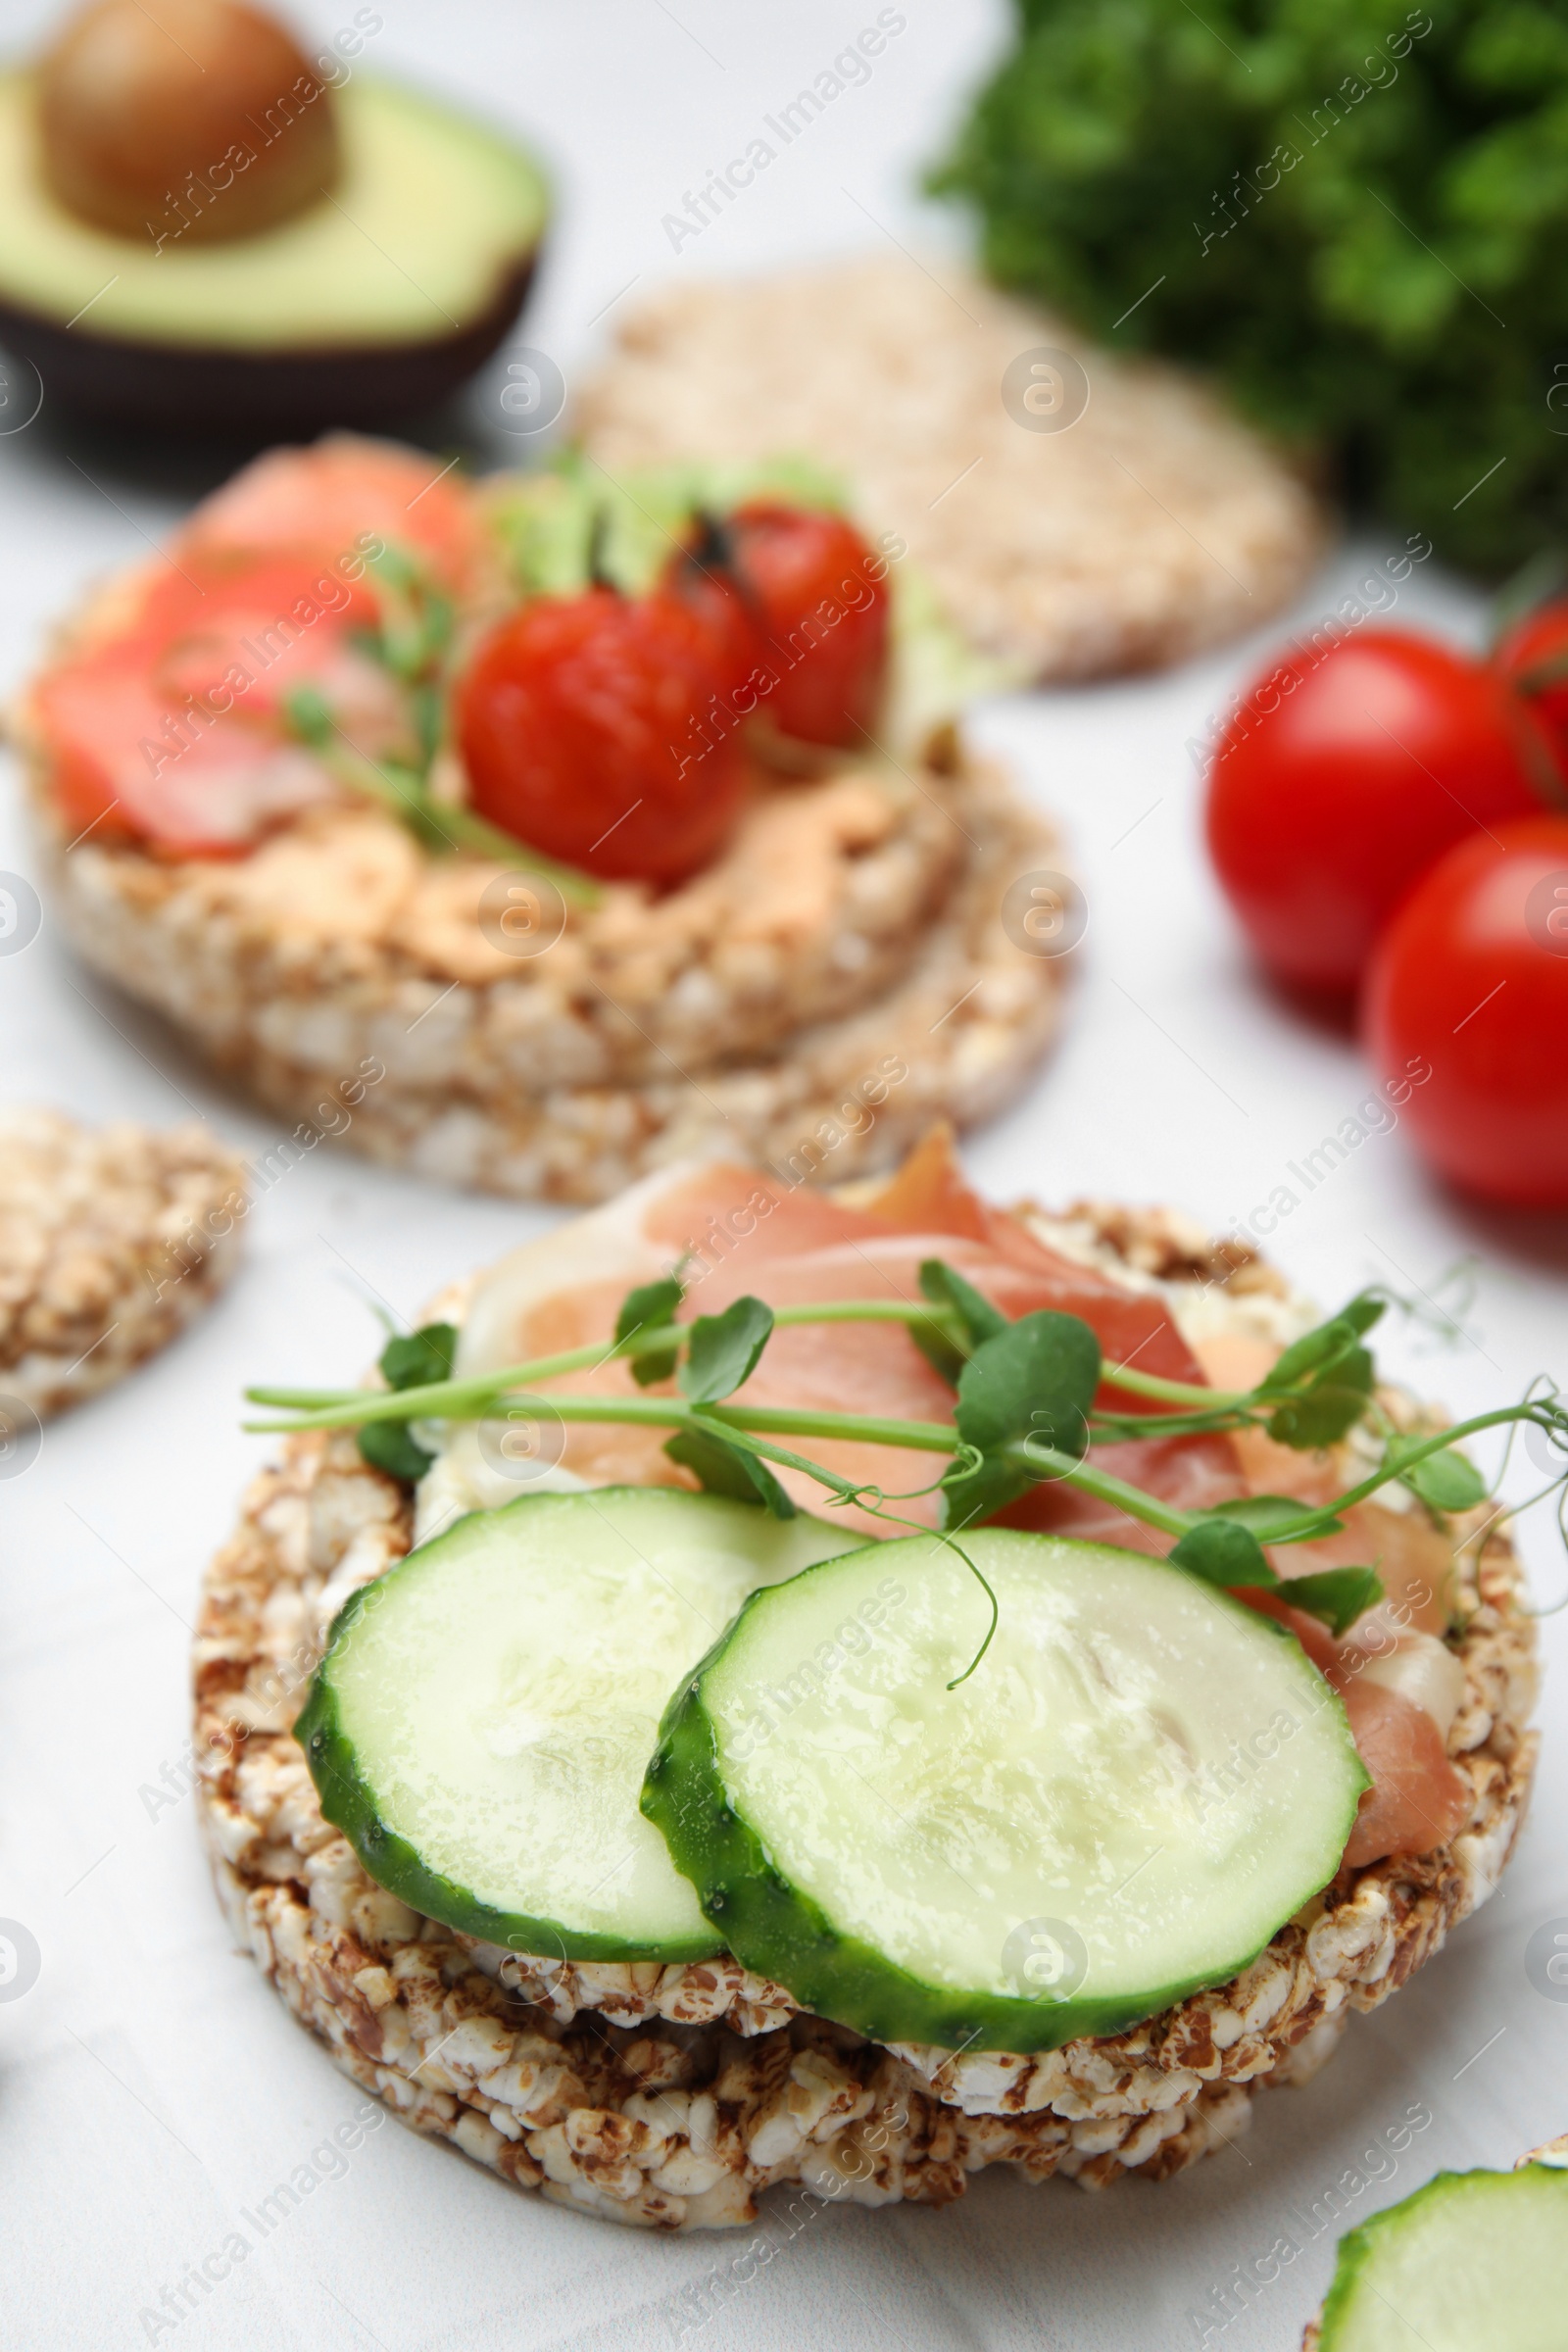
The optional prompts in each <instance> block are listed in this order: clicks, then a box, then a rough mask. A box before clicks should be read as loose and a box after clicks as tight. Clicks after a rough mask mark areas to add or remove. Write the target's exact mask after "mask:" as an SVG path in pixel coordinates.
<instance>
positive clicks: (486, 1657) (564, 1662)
mask: <svg viewBox="0 0 1568 2352" xmlns="http://www.w3.org/2000/svg"><path fill="white" fill-rule="evenodd" d="M864 1541H865V1539H864V1538H863V1537H862V1536H861V1535H859V1534H858V1533H857V1532H856V1531H854V1530H850V1529H840V1528H833V1527H830V1526H828V1525H826V1524H824V1523H823V1522H822V1521H820V1520H817V1519H812V1518H809V1517H808V1516H806V1515H805V1514H801V1515H799V1516H798V1517H796V1518H795V1519H794V1520H793V1521H792V1522H791V1523H790V1524H789V1525H788V1526H782V1525H780V1524H779V1523H778V1522H777V1521H774V1520H771V1519H769V1518H768V1516H767V1515H766V1513H765V1512H763V1511H761V1510H760V1509H758V1508H757V1506H756V1504H755V1502H751V1503H747V1504H745V1505H743V1506H741V1507H737V1506H736V1504H734V1503H732V1502H728V1501H720V1500H717V1499H715V1498H711V1497H709V1496H705V1495H691V1494H688V1493H686V1492H685V1491H684V1490H681V1489H676V1488H614V1487H606V1488H598V1489H595V1490H593V1492H592V1493H591V1494H589V1495H578V1494H572V1495H554V1494H544V1493H539V1494H534V1495H526V1496H522V1497H519V1498H518V1499H517V1500H516V1501H515V1502H512V1503H509V1504H507V1505H505V1506H503V1507H502V1508H501V1509H499V1510H495V1511H479V1512H473V1513H469V1514H467V1515H466V1517H464V1518H462V1519H460V1520H458V1521H456V1522H455V1523H454V1524H453V1525H452V1526H451V1527H450V1528H448V1529H446V1530H444V1531H443V1533H442V1534H440V1535H439V1536H436V1537H433V1538H431V1539H430V1540H429V1541H428V1542H427V1543H426V1544H421V1545H419V1546H417V1547H416V1548H415V1549H414V1550H413V1551H410V1552H408V1553H406V1554H405V1555H404V1556H403V1558H402V1559H400V1560H397V1561H395V1562H394V1563H393V1564H392V1566H391V1567H389V1568H388V1569H386V1570H385V1571H384V1572H383V1574H382V1575H381V1576H379V1577H377V1578H376V1579H375V1580H374V1581H373V1582H372V1583H371V1584H369V1585H367V1586H365V1587H363V1588H362V1589H361V1590H360V1591H359V1592H357V1593H353V1594H352V1595H351V1596H350V1598H349V1600H348V1601H347V1602H346V1604H345V1606H344V1607H343V1609H342V1610H340V1612H339V1614H338V1616H337V1618H336V1619H335V1620H334V1622H333V1625H332V1628H331V1631H330V1634H329V1636H328V1641H327V1646H326V1650H325V1652H324V1654H323V1656H322V1659H321V1661H320V1664H319V1667H318V1669H317V1672H316V1675H315V1677H314V1678H313V1681H312V1684H311V1688H310V1691H309V1694H308V1697H307V1700H306V1704H305V1707H304V1709H303V1711H302V1713H301V1715H300V1717H299V1720H298V1723H297V1724H296V1727H295V1733H294V1737H295V1739H296V1740H298V1742H299V1744H300V1746H301V1748H302V1749H303V1751H304V1754H305V1757H306V1761H307V1764H308V1766H309V1769H310V1772H311V1776H312V1779H313V1781H314V1782H315V1784H316V1787H317V1789H318V1792H319V1797H320V1803H321V1810H322V1814H323V1816H324V1818H325V1819H326V1820H328V1821H330V1822H331V1823H332V1824H333V1825H334V1827H336V1828H338V1829H340V1830H341V1831H342V1832H343V1834H344V1836H345V1837H346V1838H348V1839H349V1841H350V1843H351V1844H352V1845H353V1846H354V1848H355V1850H356V1852H357V1853H358V1854H359V1855H360V1857H361V1859H362V1860H363V1861H364V1863H365V1865H366V1867H367V1869H368V1871H369V1872H370V1874H371V1876H372V1877H373V1878H374V1879H375V1880H376V1882H377V1884H378V1885H379V1886H381V1887H385V1888H386V1889H387V1890H388V1891H389V1892H390V1893H393V1894H395V1895H397V1896H399V1897H400V1899H401V1900H403V1901H404V1902H407V1903H408V1904H410V1905H411V1907H413V1908H414V1909H416V1910H417V1911H420V1912H422V1913H423V1914H424V1915H425V1916H427V1917H429V1918H432V1919H438V1920H440V1921H442V1922H443V1923H444V1924H445V1925H447V1926H449V1927H454V1928H459V1929H462V1930H463V1931H464V1932H466V1933H467V1934H469V1935H473V1936H479V1937H482V1938H483V1939H484V1940H485V1941H487V1942H491V1943H497V1944H500V1945H502V1946H504V1947H506V1948H508V1949H511V1950H514V1951H519V1952H525V1953H537V1954H540V1955H542V1956H544V1957H546V1958H553V1959H571V1960H612V1961H624V1960H641V1959H647V1958H649V1957H650V1956H654V1957H657V1958H660V1959H664V1960H671V1961H676V1960H694V1959H705V1958H711V1956H713V1954H714V1953H715V1952H717V1951H718V1950H720V1949H721V1948H722V1939H721V1938H719V1937H716V1936H714V1935H713V1933H712V1931H711V1929H710V1928H709V1927H708V1926H707V1925H706V1923H705V1922H704V1921H703V1919H702V1916H701V1913H700V1912H699V1911H698V1908H697V1905H696V1902H695V1899H694V1897H693V1896H692V1894H691V1890H690V1888H689V1887H687V1886H686V1885H685V1883H684V1882H683V1881H682V1880H681V1879H680V1877H679V1874H678V1873H676V1872H675V1871H673V1869H672V1868H671V1866H670V1863H669V1860H668V1857H667V1854H666V1853H665V1852H664V1850H663V1848H662V1845H661V1843H660V1841H659V1840H658V1839H657V1838H654V1837H653V1836H652V1835H651V1834H650V1833H649V1832H648V1831H647V1830H646V1829H645V1827H644V1826H643V1821H642V1817H641V1815H640V1813H639V1811H638V1803H637V1799H638V1791H639V1789H640V1787H641V1781H642V1774H643V1770H644V1767H645V1765H646V1761H647V1755H648V1749H649V1746H650V1744H651V1742H652V1740H653V1737H654V1732H655V1727H656V1724H657V1721H658V1719H659V1716H660V1714H661V1712H662V1709H663V1707H664V1706H665V1704H666V1703H667V1700H668V1698H669V1695H670V1693H671V1691H672V1690H674V1689H677V1688H678V1687H679V1686H680V1684H681V1683H682V1681H683V1680H684V1679H685V1677H686V1675H687V1674H688V1673H689V1672H690V1669H691V1666H692V1664H693V1663H694V1662H695V1660H696V1658H697V1657H698V1656H700V1655H701V1653H702V1651H703V1649H704V1647H705V1646H706V1645H707V1643H708V1642H710V1641H711V1637H712V1635H713V1633H714V1632H715V1631H717V1630H718V1629H720V1628H721V1627H722V1626H723V1625H724V1624H725V1623H726V1622H728V1620H729V1619H730V1618H731V1617H732V1616H733V1615H734V1613H735V1611H736V1610H737V1608H738V1607H739V1606H740V1604H741V1602H742V1601H743V1600H744V1599H745V1597H746V1595H747V1594H748V1593H750V1592H751V1591H753V1590H755V1589H756V1587H757V1586H758V1585H759V1584H760V1583H766V1582H769V1581H776V1580H778V1579H780V1578H787V1577H789V1576H791V1575H794V1574H798V1573H800V1572H801V1570H802V1569H803V1568H804V1567H806V1566H808V1565H809V1564H810V1563H811V1562H812V1561H814V1560H818V1559H821V1558H823V1557H825V1556H829V1555H831V1554H834V1553H837V1552H840V1551H844V1550H849V1549H855V1548H858V1546H859V1545H860V1544H863V1543H864ZM454 1789H457V1790H459V1791H461V1792H462V1793H461V1800H460V1801H454V1798H453V1794H452V1791H453V1790H454ZM587 1824H594V1825H596V1828H595V1831H594V1833H593V1835H596V1836H597V1837H598V1838H600V1839H601V1840H603V1841H604V1842H605V1843H606V1844H607V1845H608V1852H607V1853H606V1854H605V1855H604V1856H603V1858H602V1859H601V1858H598V1856H597V1849H596V1848H595V1846H594V1844H593V1837H592V1836H589V1835H588V1832H587V1830H586V1827H585V1825H587ZM585 1836H586V1837H587V1838H588V1842H587V1843H586V1844H585V1842H584V1839H585ZM617 1855H618V1856H620V1857H621V1858H620V1859H619V1860H617V1859H616V1856H617ZM605 1862H609V1864H610V1865H611V1866H610V1867H608V1868H606V1867H604V1863H605Z"/></svg>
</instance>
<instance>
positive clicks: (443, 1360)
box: [359, 1323, 458, 1486]
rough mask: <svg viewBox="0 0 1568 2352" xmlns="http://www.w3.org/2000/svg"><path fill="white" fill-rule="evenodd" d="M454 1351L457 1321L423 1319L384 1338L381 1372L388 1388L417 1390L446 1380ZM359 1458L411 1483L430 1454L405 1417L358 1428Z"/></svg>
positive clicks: (430, 1458)
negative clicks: (422, 1322)
mask: <svg viewBox="0 0 1568 2352" xmlns="http://www.w3.org/2000/svg"><path fill="white" fill-rule="evenodd" d="M457 1351H458V1333H457V1326H456V1325H455V1324H452V1323H426V1324H425V1325H424V1327H423V1329H422V1330H420V1331H412V1332H409V1333H407V1334H406V1335H403V1336H401V1337H399V1338H396V1339H391V1340H388V1342H387V1344H386V1346H385V1347H384V1348H382V1350H381V1377H382V1379H383V1380H384V1381H385V1382H386V1385H387V1387H388V1388H389V1389H423V1388H427V1387H429V1386H430V1384H431V1383H432V1382H433V1381H438V1380H450V1379H451V1378H452V1366H453V1362H454V1360H455V1358H456V1356H457ZM359 1448H360V1455H361V1459H362V1460H364V1461H367V1462H368V1463H369V1465H370V1467H371V1469H372V1470H384V1471H385V1473H386V1475H387V1477H388V1478H396V1479H400V1480H401V1481H402V1482H403V1484H404V1485H405V1486H417V1483H418V1481H419V1480H420V1479H421V1478H422V1477H423V1476H424V1474H425V1472H426V1471H427V1470H428V1469H429V1467H430V1464H431V1463H432V1462H433V1461H434V1459H435V1456H434V1454H433V1453H431V1452H430V1451H429V1450H428V1449H427V1448H426V1447H425V1446H421V1445H420V1444H419V1443H418V1440H417V1438H416V1437H415V1435H414V1433H413V1431H412V1430H411V1429H410V1427H409V1425H408V1423H407V1422H406V1421H368V1422H366V1424H365V1426H364V1427H363V1428H362V1429H361V1431H360V1432H359Z"/></svg>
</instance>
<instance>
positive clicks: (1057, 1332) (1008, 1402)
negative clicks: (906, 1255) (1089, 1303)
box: [933, 1261, 1100, 1527]
mask: <svg viewBox="0 0 1568 2352" xmlns="http://www.w3.org/2000/svg"><path fill="white" fill-rule="evenodd" d="M933 1262H935V1261H933ZM967 1287H968V1286H967V1285H966V1284H965V1285H964V1288H965V1289H967ZM979 1303H980V1304H981V1305H982V1306H984V1304H985V1301H984V1300H981V1301H980V1302H979ZM992 1311H994V1310H991V1309H988V1310H987V1312H988V1313H989V1312H992ZM1099 1385H1100V1342H1099V1341H1098V1340H1097V1339H1096V1337H1095V1335H1094V1333H1093V1332H1092V1331H1091V1330H1090V1328H1089V1325H1088V1324H1087V1323H1085V1322H1084V1321H1083V1319H1082V1318H1081V1316H1078V1315H1060V1314H1056V1313H1054V1311H1053V1310H1052V1309H1050V1308H1042V1309H1040V1310H1039V1312H1037V1313H1035V1314H1031V1315H1022V1316H1020V1317H1019V1319H1018V1321H1017V1322H1016V1323H1006V1322H1005V1323H1004V1324H1003V1327H1002V1329H1001V1330H1000V1331H998V1332H996V1333H995V1334H994V1335H993V1336H992V1337H991V1338H989V1339H985V1340H982V1341H981V1343H980V1345H979V1347H977V1348H976V1349H975V1351H974V1353H973V1355H971V1356H970V1358H969V1360H968V1362H967V1363H966V1364H965V1365H964V1367H963V1370H962V1372H961V1373H960V1374H959V1376H958V1401H957V1406H956V1411H955V1413H954V1421H955V1423H956V1428H957V1433H958V1436H959V1437H960V1438H961V1439H962V1440H963V1443H964V1444H965V1446H970V1447H972V1448H973V1453H974V1456H976V1457H978V1458H977V1459H972V1460H971V1461H970V1463H969V1464H967V1465H966V1466H965V1467H963V1468H960V1469H958V1470H956V1472H955V1474H954V1475H953V1477H952V1478H951V1479H950V1480H948V1481H945V1482H944V1488H943V1500H944V1512H945V1523H946V1525H947V1526H949V1527H969V1526H972V1525H973V1523H974V1521H975V1520H976V1519H978V1518H981V1517H986V1516H989V1515H990V1514H991V1513H992V1512H994V1511H999V1510H1001V1509H1002V1508H1003V1507H1004V1506H1005V1504H1006V1503H1008V1502H1011V1501H1013V1500H1014V1499H1015V1498H1016V1497H1017V1496H1018V1495H1023V1494H1026V1493H1027V1492H1028V1490H1029V1488H1030V1487H1032V1486H1034V1485H1035V1484H1036V1483H1037V1482H1038V1481H1039V1479H1040V1478H1042V1477H1043V1476H1055V1475H1058V1474H1059V1463H1060V1460H1061V1458H1062V1457H1065V1458H1066V1459H1067V1460H1069V1461H1078V1460H1081V1458H1082V1457H1083V1455H1084V1454H1085V1453H1086V1452H1087V1451H1088V1449H1089V1407H1090V1405H1091V1404H1092V1403H1093V1402H1094V1396H1095V1391H1096V1389H1097V1388H1098V1387H1099Z"/></svg>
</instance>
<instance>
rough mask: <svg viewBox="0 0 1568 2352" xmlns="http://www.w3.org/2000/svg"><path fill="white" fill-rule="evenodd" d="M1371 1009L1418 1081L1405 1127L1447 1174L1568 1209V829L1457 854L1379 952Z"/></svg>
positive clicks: (1504, 838) (1534, 825) (1518, 828)
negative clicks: (1407, 1127)
mask: <svg viewBox="0 0 1568 2352" xmlns="http://www.w3.org/2000/svg"><path fill="white" fill-rule="evenodd" d="M1364 1009H1365V1019H1366V1031H1367V1039H1368V1043H1369V1045H1370V1048H1371V1052H1372V1054H1373V1057H1374V1059H1375V1061H1376V1062H1377V1065H1378V1068H1379V1070H1380V1071H1381V1072H1382V1073H1383V1075H1384V1077H1385V1078H1386V1079H1388V1080H1390V1081H1392V1082H1394V1083H1396V1084H1397V1083H1398V1082H1400V1081H1406V1082H1408V1080H1409V1079H1410V1078H1412V1077H1414V1078H1415V1083H1414V1085H1412V1086H1411V1087H1410V1090H1409V1094H1408V1098H1407V1099H1406V1100H1405V1102H1404V1117H1405V1119H1406V1121H1407V1122H1408V1124H1409V1126H1410V1128H1411V1130H1412V1131H1413V1133H1414V1135H1415V1138H1416V1141H1417V1142H1418V1144H1419V1145H1420V1146H1421V1148H1422V1150H1423V1151H1424V1152H1426V1153H1427V1154H1428V1156H1429V1157H1430V1158H1431V1159H1432V1160H1433V1161H1434V1162H1435V1164H1436V1165H1437V1166H1438V1167H1439V1168H1440V1169H1441V1170H1442V1171H1443V1173H1444V1174H1445V1175H1446V1176H1447V1177H1449V1178H1450V1179H1451V1180H1452V1181H1453V1183H1455V1184H1457V1185H1460V1186H1462V1187H1463V1188H1464V1189H1465V1190H1466V1191H1469V1192H1473V1193H1479V1194H1481V1195H1483V1196H1484V1197H1485V1198H1487V1199H1489V1200H1493V1201H1511V1202H1514V1203H1516V1204H1519V1205H1525V1206H1535V1207H1549V1208H1560V1207H1564V1206H1568V817H1561V816H1547V815H1539V816H1534V817H1523V818H1515V819H1514V820H1513V822H1512V823H1508V824H1500V825H1498V826H1497V827H1496V828H1495V832H1488V833H1476V834H1473V835H1472V836H1471V837H1470V839H1469V840H1467V841H1463V842H1461V843H1460V844H1459V846H1458V848H1457V849H1453V850H1450V851H1449V852H1448V855H1447V856H1446V858H1444V859H1443V860H1442V862H1441V863H1440V864H1438V865H1436V866H1434V867H1433V869H1432V871H1431V872H1430V873H1429V874H1427V875H1426V876H1425V878H1424V879H1423V880H1422V881H1421V882H1420V883H1418V884H1417V886H1416V888H1415V889H1414V890H1413V891H1412V892H1411V893H1410V895H1409V897H1408V898H1407V899H1406V900H1405V902H1404V904H1403V906H1402V907H1400V908H1399V910H1398V912H1397V914H1396V916H1395V918H1394V920H1393V922H1392V923H1391V924H1390V926H1389V928H1388V930H1387V932H1386V933H1385V934H1384V937H1383V938H1382V940H1381V941H1380V942H1379V945H1378V949H1377V952H1376V954H1375V956H1373V959H1372V965H1371V969H1370V971H1369V973H1368V975H1367V989H1366V999H1365V1008H1364ZM1423 1068H1425V1069H1427V1070H1429V1071H1430V1073H1431V1074H1430V1076H1427V1077H1422V1076H1420V1075H1419V1073H1420V1072H1421V1070H1422V1069H1423Z"/></svg>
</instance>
